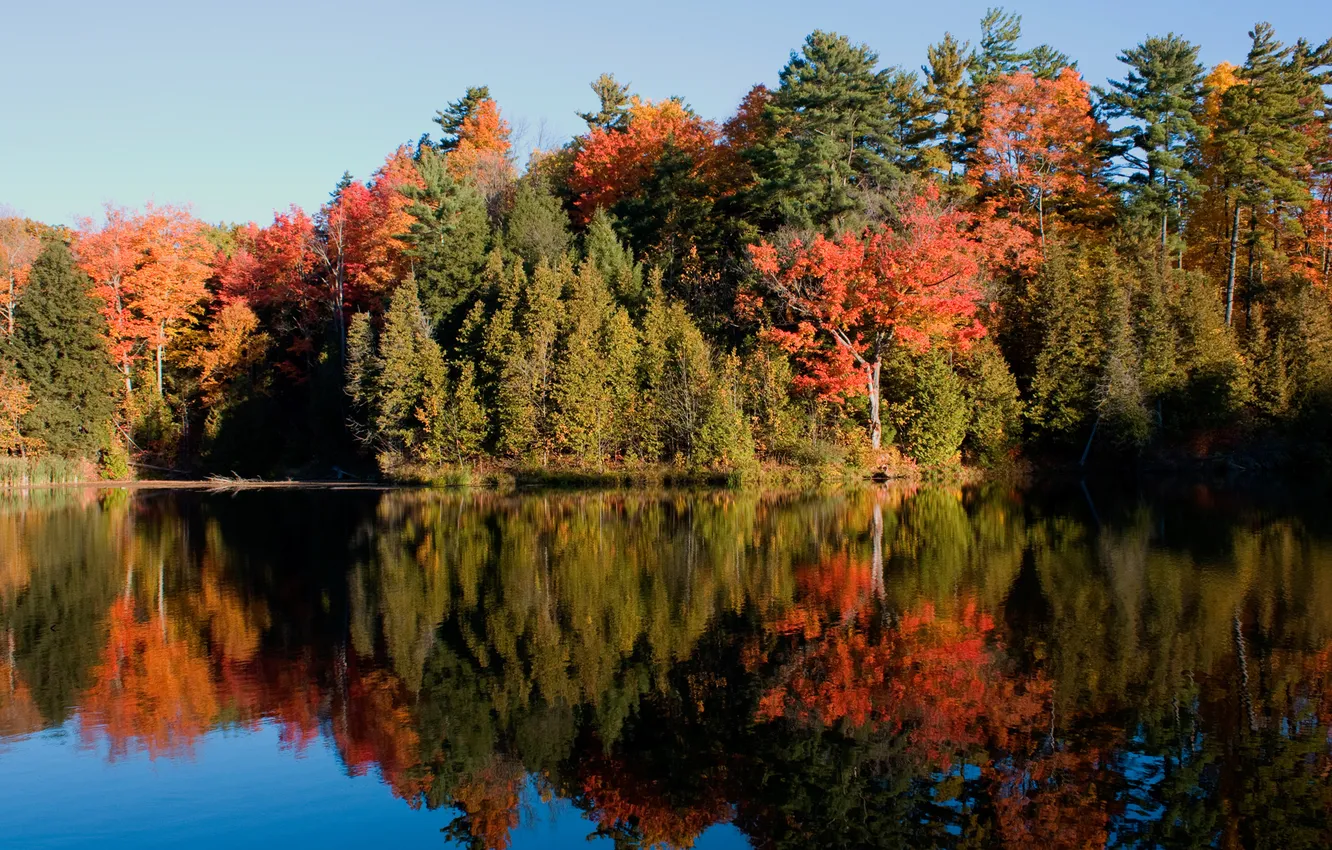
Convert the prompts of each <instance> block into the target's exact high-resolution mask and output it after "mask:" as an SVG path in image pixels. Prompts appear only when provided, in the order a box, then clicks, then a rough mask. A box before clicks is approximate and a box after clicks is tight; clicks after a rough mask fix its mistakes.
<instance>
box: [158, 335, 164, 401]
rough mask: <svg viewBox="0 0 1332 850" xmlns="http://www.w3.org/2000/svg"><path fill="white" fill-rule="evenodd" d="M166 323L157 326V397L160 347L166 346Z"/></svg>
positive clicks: (159, 393)
mask: <svg viewBox="0 0 1332 850" xmlns="http://www.w3.org/2000/svg"><path fill="white" fill-rule="evenodd" d="M165 339H166V324H165V323H163V324H162V325H160V326H158V328H157V397H158V398H161V397H162V349H164V348H165V347H166V344H165V342H164V341H165Z"/></svg>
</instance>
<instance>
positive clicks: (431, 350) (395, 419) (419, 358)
mask: <svg viewBox="0 0 1332 850" xmlns="http://www.w3.org/2000/svg"><path fill="white" fill-rule="evenodd" d="M377 360H378V365H379V369H378V372H379V374H378V381H377V386H378V389H377V392H376V396H377V398H376V402H377V403H376V410H375V416H374V421H373V426H374V435H375V443H376V444H377V445H378V446H380V447H381V448H382V449H383V450H384V451H385V452H387V453H388V454H389V455H390V456H392V455H397V456H402V457H409V456H411V455H413V454H414V453H415V452H417V451H418V450H419V447H420V444H421V441H422V426H421V421H420V416H418V414H417V411H418V409H419V408H421V407H422V399H423V398H424V397H425V395H426V393H427V391H429V392H430V394H431V396H432V398H438V397H439V395H440V393H441V391H442V389H443V387H442V386H441V384H442V380H443V379H442V377H441V375H442V361H441V360H440V354H439V345H438V344H437V343H436V342H435V340H434V339H433V338H432V337H431V336H430V330H429V327H428V325H427V323H426V317H425V313H424V312H422V310H421V302H420V299H419V298H418V296H417V291H416V281H415V280H413V279H411V278H408V279H407V280H406V281H404V282H402V283H400V284H399V285H398V287H397V288H396V289H395V290H394V291H393V297H392V299H391V300H390V302H389V309H388V312H387V313H386V314H385V316H384V332H383V334H381V336H380V340H379V355H378V358H377ZM428 381H429V383H427V382H428Z"/></svg>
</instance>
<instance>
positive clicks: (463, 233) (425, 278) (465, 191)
mask: <svg viewBox="0 0 1332 850" xmlns="http://www.w3.org/2000/svg"><path fill="white" fill-rule="evenodd" d="M416 169H417V172H418V173H419V174H420V175H421V179H422V181H423V182H424V183H425V185H424V187H423V188H416V187H414V186H405V187H403V189H402V192H403V194H404V195H406V196H407V197H408V198H410V199H411V200H412V203H411V205H409V206H408V207H407V212H408V213H409V214H410V215H411V216H412V219H413V221H412V224H411V229H410V231H409V232H408V233H407V234H406V241H407V243H408V245H409V248H408V250H407V255H408V257H409V258H410V259H411V261H412V266H413V269H414V272H415V275H416V277H417V278H418V279H419V280H420V281H421V283H420V288H421V301H422V303H423V305H424V308H425V311H426V315H427V316H429V317H430V321H431V322H432V323H433V324H435V325H438V324H439V323H441V322H443V321H444V320H445V319H446V318H447V317H448V316H449V315H450V314H451V313H452V312H453V311H454V310H455V309H456V308H457V307H458V306H459V305H461V304H465V303H470V301H471V298H472V296H473V295H474V294H475V292H476V289H477V284H478V280H479V279H480V273H481V270H482V268H483V267H484V265H485V262H486V251H487V246H488V243H489V241H490V224H489V219H488V218H487V214H486V201H485V199H484V198H483V197H481V195H480V193H478V192H477V191H476V189H474V188H473V187H472V186H470V185H469V184H467V183H460V182H458V181H456V180H454V179H453V177H452V176H450V175H449V172H448V169H447V168H445V167H444V157H443V156H442V155H441V154H439V153H436V152H435V151H434V150H433V149H432V148H429V147H423V148H421V149H420V150H419V151H418V156H417V159H416Z"/></svg>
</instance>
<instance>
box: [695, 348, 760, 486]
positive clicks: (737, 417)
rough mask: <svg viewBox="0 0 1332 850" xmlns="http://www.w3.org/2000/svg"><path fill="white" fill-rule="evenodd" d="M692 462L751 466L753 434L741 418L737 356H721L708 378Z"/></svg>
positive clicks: (735, 468) (720, 466)
mask: <svg viewBox="0 0 1332 850" xmlns="http://www.w3.org/2000/svg"><path fill="white" fill-rule="evenodd" d="M693 461H694V463H695V464H696V465H698V466H700V467H710V468H712V469H722V470H733V471H744V470H746V469H748V468H750V467H752V466H753V465H754V435H753V433H752V432H751V431H750V430H749V423H748V422H747V421H745V412H744V405H743V404H742V390H741V386H740V358H738V357H736V356H735V355H734V354H728V355H726V356H725V357H723V358H722V359H721V363H720V366H719V368H717V369H716V374H715V376H714V379H713V381H712V385H711V392H710V394H709V397H708V406H707V412H706V413H705V414H704V417H703V422H702V425H701V426H700V428H699V434H698V450H697V453H696V454H695V455H694V458H693Z"/></svg>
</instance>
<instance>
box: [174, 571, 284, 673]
mask: <svg viewBox="0 0 1332 850" xmlns="http://www.w3.org/2000/svg"><path fill="white" fill-rule="evenodd" d="M199 579H200V584H201V587H200V590H199V593H198V594H197V595H195V597H194V598H193V599H192V600H191V601H192V603H193V605H194V607H195V608H197V610H198V611H199V612H200V613H201V614H202V619H205V620H206V621H207V622H208V626H209V634H210V637H211V638H212V641H211V642H212V645H213V649H214V651H215V652H218V653H220V654H221V655H222V657H223V658H224V659H227V660H230V661H246V660H249V659H250V658H253V657H254V655H255V653H256V652H258V651H259V639H260V637H262V635H263V630H264V629H266V628H268V622H269V619H268V610H267V609H266V608H264V607H263V605H262V604H260V605H256V606H247V605H246V604H245V603H244V601H243V600H241V599H240V598H239V597H238V596H237V595H236V592H235V591H234V590H232V589H231V588H230V587H227V586H226V585H224V584H223V583H222V581H221V580H220V579H219V578H218V575H217V571H216V569H215V568H211V567H205V568H204V570H203V571H202V573H201V574H200V576H199Z"/></svg>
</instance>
